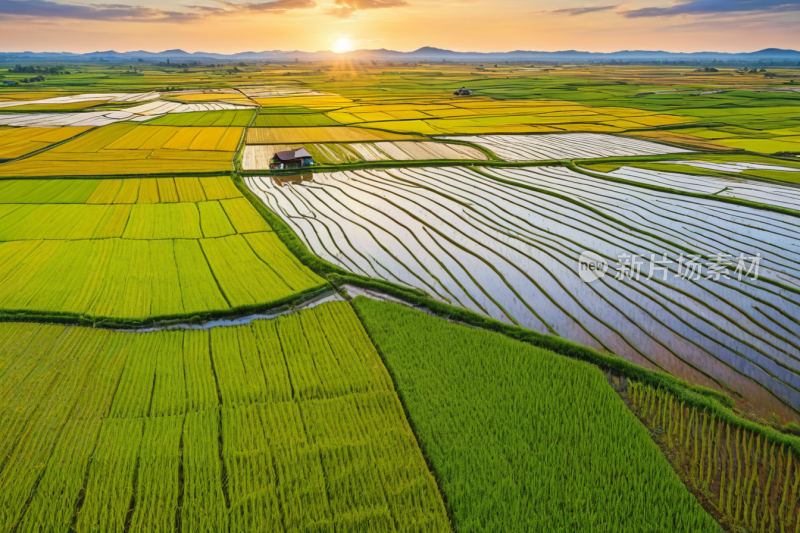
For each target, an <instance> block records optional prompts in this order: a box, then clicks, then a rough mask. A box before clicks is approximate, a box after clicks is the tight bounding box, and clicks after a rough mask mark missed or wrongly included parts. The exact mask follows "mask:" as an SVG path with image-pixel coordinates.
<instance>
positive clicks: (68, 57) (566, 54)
mask: <svg viewBox="0 0 800 533" xmlns="http://www.w3.org/2000/svg"><path fill="white" fill-rule="evenodd" d="M334 58H339V59H342V58H348V59H365V60H374V61H378V60H380V61H397V62H415V61H442V60H445V61H470V62H473V61H546V62H568V61H581V62H587V61H591V62H603V61H606V62H610V61H632V62H637V61H643V62H647V61H687V62H703V61H712V60H716V61H734V62H758V61H762V62H763V61H775V62H781V63H786V62H792V61H800V52H798V51H797V50H782V49H779V48H767V49H765V50H759V51H757V52H746V53H725V52H692V53H674V52H663V51H648V50H623V51H620V52H610V53H605V52H580V51H577V50H564V51H561V52H536V51H529V50H514V51H513V52H456V51H453V50H443V49H441V48H433V47H430V46H425V47H423V48H420V49H419V50H414V51H413V52H397V51H394V50H386V49H380V50H354V51H352V52H346V53H343V54H336V53H334V52H331V51H330V50H322V51H318V52H301V51H298V50H295V51H284V50H267V51H263V52H239V53H237V54H217V53H213V52H193V53H189V52H184V51H183V50H165V51H163V52H146V51H144V50H138V51H135V52H116V51H114V50H107V51H104V52H90V53H86V54H73V53H70V52H0V61H2V62H11V61H100V60H103V61H138V60H139V59H142V60H144V61H166V60H167V59H169V60H171V61H180V62H187V61H211V60H222V61H248V60H249V61H254V60H260V61H278V62H294V60H295V59H296V60H298V61H318V60H325V59H334Z"/></svg>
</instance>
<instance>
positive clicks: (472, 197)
mask: <svg viewBox="0 0 800 533" xmlns="http://www.w3.org/2000/svg"><path fill="white" fill-rule="evenodd" d="M245 182H246V184H247V185H248V187H249V188H250V189H251V190H252V191H253V192H254V193H255V194H256V195H257V196H258V197H259V198H260V199H261V200H262V201H263V202H264V203H265V204H266V205H267V206H268V207H270V208H271V209H272V210H273V211H274V212H275V213H277V214H278V215H279V216H281V217H282V218H283V219H284V220H285V221H286V222H287V223H288V224H289V225H290V226H291V228H292V229H293V230H294V231H295V232H296V233H297V235H298V236H300V238H301V239H302V240H303V241H304V242H305V243H306V245H307V246H308V247H309V249H310V250H311V251H312V252H313V253H315V254H317V255H318V256H320V257H321V258H323V259H325V260H327V261H329V262H331V263H334V264H336V265H339V266H342V267H344V268H346V269H348V270H350V271H352V272H354V273H357V274H361V275H366V276H370V277H373V278H377V279H382V280H387V281H390V282H393V283H398V284H401V285H405V286H409V287H414V288H418V289H422V290H424V291H426V292H428V293H429V294H430V295H431V296H432V297H433V298H436V299H438V300H440V301H442V302H445V303H448V304H452V305H456V306H460V307H463V308H466V309H470V310H472V311H475V312H478V313H481V314H483V315H485V316H489V317H492V318H495V319H497V320H500V321H503V322H506V323H509V324H517V325H521V326H523V327H526V328H529V329H532V330H534V331H537V332H540V333H544V334H552V335H558V336H561V337H564V338H566V339H569V340H572V341H575V342H578V343H580V344H583V345H587V346H590V347H592V348H595V349H598V350H601V351H605V352H610V353H614V354H617V355H619V356H621V357H623V358H625V359H627V360H629V361H632V362H634V363H637V364H640V365H642V366H644V367H646V368H650V369H654V370H664V371H667V372H669V373H671V374H673V375H675V376H677V377H679V378H682V379H686V380H688V381H690V382H694V383H698V384H701V385H705V386H710V387H714V388H717V389H719V390H723V391H726V392H729V393H733V394H734V396H736V397H737V398H738V399H739V400H741V401H745V402H748V403H750V405H751V408H752V409H753V410H755V411H757V412H759V413H761V414H762V415H765V416H769V415H770V414H771V413H773V412H775V413H781V414H783V415H785V416H787V417H790V418H794V417H795V416H796V414H797V410H798V409H800V320H799V319H798V317H800V246H798V244H797V243H796V242H795V241H794V239H793V238H792V237H793V236H794V235H796V234H797V232H798V231H800V221H798V220H797V219H796V218H795V217H793V216H791V215H788V214H782V213H775V212H770V211H764V210H758V209H754V208H751V207H745V206H740V205H734V204H730V203H723V202H718V201H716V200H713V199H704V198H696V197H694V198H693V197H690V196H684V195H681V194H673V193H666V192H660V191H654V190H650V189H647V188H644V187H640V186H637V185H635V184H623V183H619V182H610V181H608V180H604V179H602V178H600V177H597V178H595V177H591V176H587V175H584V174H579V173H577V172H574V171H571V170H569V169H567V168H563V167H542V166H539V167H515V168H510V167H509V168H499V167H494V168H488V167H483V168H481V169H467V168H459V167H447V168H434V167H430V168H395V169H390V170H357V171H343V172H333V173H315V174H314V175H313V181H304V182H299V183H278V182H275V181H273V180H272V179H271V178H266V177H264V178H259V177H248V178H245ZM586 251H589V252H593V253H594V254H596V256H598V257H599V258H601V260H602V261H605V262H606V263H607V265H608V271H607V273H606V275H605V276H604V277H602V278H600V279H597V280H596V281H594V282H592V283H586V282H584V281H582V279H581V277H580V273H579V268H580V265H579V257H580V256H581V254H582V253H583V252H586ZM665 254H666V258H667V261H666V262H664V257H665ZM718 254H724V255H726V256H730V258H738V257H740V256H741V257H744V258H748V259H749V260H750V264H749V265H746V266H748V267H749V268H751V269H752V267H753V264H752V263H753V262H754V260H752V258H755V257H760V261H759V275H758V277H757V279H756V277H755V276H754V275H753V272H752V270H751V275H750V276H747V275H744V276H743V277H741V279H738V277H737V275H736V274H735V273H734V272H733V270H734V268H735V266H736V264H732V265H731V266H730V268H729V269H727V270H725V274H726V275H723V276H720V277H719V279H716V278H715V277H714V275H713V269H712V267H711V263H714V262H716V260H715V257H717V256H718ZM626 255H627V256H628V257H631V256H634V255H636V256H638V261H640V269H641V273H642V274H641V275H640V276H638V279H637V278H636V277H635V276H632V273H631V272H630V269H629V268H628V269H626V267H625V266H624V262H625V260H624V259H623V258H624V257H625V256H626ZM689 259H691V260H692V262H694V263H698V264H700V268H699V269H698V273H699V274H701V276H700V277H698V278H694V274H692V275H689V276H687V275H686V268H685V267H686V265H687V263H686V261H688V260H689ZM629 261H630V260H629ZM681 261H683V262H681ZM651 267H652V270H651ZM659 267H660V268H659ZM651 272H652V273H653V274H654V275H653V276H650V275H649V274H650V273H651ZM707 276H710V277H707ZM726 276H727V277H726ZM648 278H649V279H648Z"/></svg>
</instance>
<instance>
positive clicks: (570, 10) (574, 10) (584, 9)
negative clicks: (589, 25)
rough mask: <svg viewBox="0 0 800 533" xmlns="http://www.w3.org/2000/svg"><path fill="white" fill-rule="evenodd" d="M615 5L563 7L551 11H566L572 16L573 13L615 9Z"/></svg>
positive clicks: (582, 13)
mask: <svg viewBox="0 0 800 533" xmlns="http://www.w3.org/2000/svg"><path fill="white" fill-rule="evenodd" d="M617 7H619V6H617V5H613V6H597V7H570V8H565V9H556V10H555V11H551V13H566V14H567V15H571V16H573V17H574V16H575V15H585V14H586V13H595V12H597V11H610V10H612V9H616V8H617Z"/></svg>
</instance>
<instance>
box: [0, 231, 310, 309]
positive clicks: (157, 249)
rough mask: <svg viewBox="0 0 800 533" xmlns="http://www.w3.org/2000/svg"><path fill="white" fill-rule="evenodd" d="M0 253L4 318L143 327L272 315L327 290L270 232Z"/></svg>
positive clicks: (23, 246)
mask: <svg viewBox="0 0 800 533" xmlns="http://www.w3.org/2000/svg"><path fill="white" fill-rule="evenodd" d="M145 229H146V228H145ZM145 229H142V231H145ZM132 231H133V230H132ZM148 231H150V232H151V233H153V232H155V231H161V230H160V229H157V228H151V229H149V230H148ZM0 254H1V255H2V258H0V280H2V283H0V309H2V310H3V311H4V312H6V313H36V314H44V315H47V314H54V313H56V314H59V313H69V314H77V315H83V316H86V317H94V318H112V319H120V320H123V321H126V320H135V321H140V320H146V319H149V318H156V317H176V316H192V315H195V314H205V313H212V312H218V311H227V310H231V309H247V308H256V307H260V308H266V307H269V306H271V305H279V304H280V303H283V302H285V301H286V300H287V299H289V298H291V297H292V296H299V295H300V294H302V293H303V292H306V291H311V290H317V289H320V288H321V287H322V286H323V284H324V282H323V280H322V279H321V278H319V277H318V276H316V275H315V274H313V273H312V272H311V271H309V270H308V269H307V268H306V267H304V266H303V265H301V264H300V263H299V262H298V261H297V259H296V258H295V257H294V256H292V255H291V254H290V253H289V251H288V250H287V249H286V247H285V246H284V245H283V243H281V242H280V240H279V239H278V238H277V237H276V236H275V235H274V234H273V233H272V232H258V233H248V234H245V235H230V236H227V237H219V238H212V239H175V240H173V239H164V240H129V239H118V238H102V239H95V240H75V241H48V240H44V241H43V240H34V241H12V242H6V243H2V244H0Z"/></svg>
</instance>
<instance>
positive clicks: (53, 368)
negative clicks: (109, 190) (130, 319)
mask: <svg viewBox="0 0 800 533" xmlns="http://www.w3.org/2000/svg"><path fill="white" fill-rule="evenodd" d="M293 339H300V340H301V342H295V341H294V340H293ZM287 347H291V350H292V351H291V352H288V351H287ZM312 383H313V384H314V386H313V387H311V388H309V386H308V385H309V384H312ZM0 390H2V391H3V392H4V394H3V396H2V397H0V406H1V407H2V412H3V413H6V416H4V417H3V418H2V419H0V451H2V453H3V457H6V458H7V459H6V460H5V461H3V462H2V463H0V530H2V531H9V530H12V529H13V530H15V531H20V532H33V531H67V530H71V529H72V530H75V531H79V532H89V531H107V532H123V531H136V532H149V531H161V532H171V531H175V532H181V531H182V532H206V531H230V532H232V533H238V532H248V531H320V532H324V531H328V532H333V531H353V532H358V531H365V532H366V531H395V530H398V531H411V530H414V531H431V532H439V531H446V530H448V529H449V525H448V521H447V516H446V514H445V510H444V505H443V503H442V500H441V497H440V496H439V493H438V490H437V488H436V484H435V482H434V479H433V477H432V476H431V474H430V473H429V472H428V470H427V467H426V464H425V461H424V460H423V457H422V454H421V452H420V450H419V448H418V446H417V443H416V440H415V438H414V435H413V433H412V432H411V429H410V427H409V425H408V423H407V421H406V419H405V415H404V412H403V409H402V407H401V405H400V402H399V401H398V399H397V396H396V394H395V393H394V390H393V387H392V383H391V380H390V378H389V376H388V374H387V372H386V370H385V368H384V367H383V365H382V363H381V360H380V357H379V356H378V354H377V353H376V352H375V349H374V347H373V346H372V345H371V343H370V341H369V339H368V337H367V335H366V333H365V332H364V331H363V328H362V327H361V325H360V324H359V322H358V319H357V317H356V316H355V314H354V313H353V311H352V309H351V308H350V306H349V305H348V304H346V303H343V302H338V303H328V304H323V305H321V306H318V307H316V308H313V309H309V310H305V311H301V312H299V313H295V314H292V315H286V316H284V317H280V318H278V319H275V320H270V321H263V320H261V321H255V322H252V323H250V324H248V325H244V326H234V327H227V328H214V329H211V330H185V331H184V330H176V331H166V332H155V333H119V332H111V331H108V330H96V329H89V328H77V327H60V326H48V325H39V324H21V325H20V324H13V325H11V324H9V325H4V326H2V327H0Z"/></svg>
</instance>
